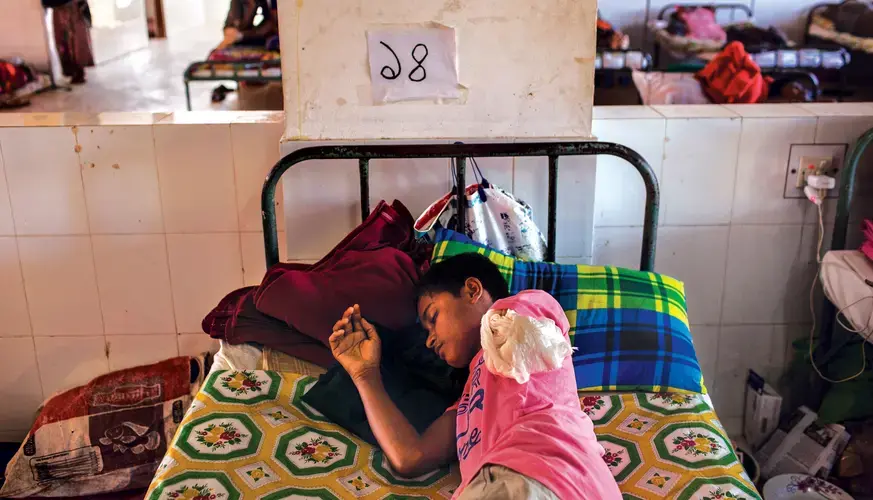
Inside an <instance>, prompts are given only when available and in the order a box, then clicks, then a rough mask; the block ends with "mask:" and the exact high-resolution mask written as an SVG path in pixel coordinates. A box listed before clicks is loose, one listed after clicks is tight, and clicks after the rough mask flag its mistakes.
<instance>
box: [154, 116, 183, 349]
mask: <svg viewBox="0 0 873 500" xmlns="http://www.w3.org/2000/svg"><path fill="white" fill-rule="evenodd" d="M152 148H154V152H155V165H154V166H155V177H156V178H157V180H158V199H159V201H160V205H161V228H162V229H163V231H164V232H163V233H162V236H163V237H164V259H166V260H165V262H166V263H167V282H168V283H169V284H170V310H171V311H172V312H173V330H174V332H175V334H176V350H177V351H181V349H180V346H179V340H178V338H179V322H178V317H177V314H176V293H175V290H174V288H173V270H172V268H171V263H170V238H169V233H167V214H166V213H165V212H164V190H163V188H162V186H163V184H161V169H160V167H158V163H159V160H158V138H157V134H156V129H155V127H154V125H152Z"/></svg>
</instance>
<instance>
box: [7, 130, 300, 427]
mask: <svg viewBox="0 0 873 500" xmlns="http://www.w3.org/2000/svg"><path fill="white" fill-rule="evenodd" d="M282 121H283V118H282V114H281V113H276V114H270V113H246V114H227V113H217V114H211V115H200V114H196V113H194V114H181V115H171V116H166V115H154V116H152V115H143V114H119V113H106V114H102V115H96V116H75V115H29V114H28V115H25V114H21V115H16V114H4V115H3V116H2V120H0V364H2V366H4V368H5V369H6V370H8V371H9V373H11V375H12V381H11V383H10V384H7V388H5V389H0V399H2V400H4V401H5V402H6V404H5V406H4V408H7V409H8V410H9V412H3V414H2V415H0V438H3V439H18V438H21V437H23V436H24V434H25V433H26V431H27V429H28V428H29V427H30V424H31V422H32V419H33V414H34V411H35V410H36V408H37V406H38V405H39V404H40V403H41V402H42V400H43V398H45V397H48V396H50V395H51V394H53V393H55V392H56V391H60V390H65V389H69V388H71V387H74V386H76V385H80V384H83V383H85V382H87V381H89V380H90V379H91V378H93V377H95V376H97V375H101V374H104V373H107V372H108V371H110V370H117V369H121V368H127V367H131V366H136V365H141V364H146V363H151V362H154V361H159V360H162V359H166V358H170V357H173V356H177V355H179V354H197V353H199V352H202V351H203V350H206V349H214V348H216V342H214V341H212V340H211V339H209V337H207V336H206V335H205V334H203V333H202V332H201V329H200V321H201V320H202V319H203V316H204V315H205V314H206V313H207V312H208V311H209V310H210V309H211V308H212V307H213V306H215V305H216V304H217V302H218V300H219V299H220V298H221V297H223V296H224V295H225V294H226V293H228V292H230V291H232V290H234V289H236V288H239V287H241V286H243V285H244V283H248V284H256V283H258V282H259V281H260V278H261V277H262V274H263V270H264V251H263V238H262V235H261V233H260V230H261V229H260V228H261V225H260V218H261V217H260V188H261V183H262V182H263V179H264V178H265V177H266V173H267V171H268V170H269V168H270V167H271V166H272V165H273V164H274V163H275V162H276V161H277V160H278V158H279V139H280V137H281V134H282V128H283V123H282ZM35 124H39V125H51V126H36V125H35ZM279 200H280V202H281V197H280V198H279ZM279 211H280V213H281V208H280V210H279ZM282 240H284V238H282ZM246 268H248V270H245V269H246ZM244 278H245V280H244Z"/></svg>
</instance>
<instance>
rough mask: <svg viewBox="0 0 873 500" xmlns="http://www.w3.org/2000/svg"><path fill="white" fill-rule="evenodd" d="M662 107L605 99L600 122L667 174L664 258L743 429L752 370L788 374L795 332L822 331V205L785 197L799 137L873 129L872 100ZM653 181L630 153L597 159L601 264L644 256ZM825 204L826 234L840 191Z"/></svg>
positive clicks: (713, 386) (869, 180) (709, 371)
mask: <svg viewBox="0 0 873 500" xmlns="http://www.w3.org/2000/svg"><path fill="white" fill-rule="evenodd" d="M654 112H655V113H654V114H653V109H650V108H639V107H628V108H606V109H598V110H596V111H595V121H594V126H593V130H594V134H595V135H597V136H598V138H599V139H601V140H609V141H615V142H620V143H623V144H626V145H628V146H630V147H633V148H635V149H637V151H639V152H640V153H641V154H642V155H643V156H644V157H645V158H646V159H647V160H648V161H649V163H650V164H651V165H652V167H653V169H654V170H655V173H656V174H657V175H658V178H659V180H660V184H661V195H662V198H661V226H660V227H659V230H658V246H657V254H656V262H655V264H656V265H655V269H656V271H659V272H662V273H665V274H669V275H672V276H675V277H677V278H679V279H681V280H683V281H684V282H685V285H686V292H687V298H688V307H689V319H690V322H691V324H692V333H693V335H694V340H695V347H696V349H697V353H698V357H699V359H700V362H701V365H702V368H703V373H704V378H705V380H706V381H707V386H708V388H709V389H710V391H711V392H712V394H713V400H714V402H715V405H716V409H717V410H718V412H719V415H720V417H721V418H722V420H723V421H725V423H726V425H728V426H729V430H732V431H735V430H736V424H737V423H738V421H739V417H740V416H741V415H742V404H741V403H742V394H743V392H742V391H743V386H744V383H745V377H746V374H747V371H748V369H750V368H751V369H754V370H757V371H759V372H760V373H761V374H762V375H764V376H765V377H767V378H768V380H770V381H771V382H774V383H778V382H779V377H780V376H781V375H782V374H783V373H784V370H785V368H786V366H787V364H788V363H789V362H790V359H791V354H792V350H791V347H790V344H791V342H792V341H793V340H796V339H798V338H801V337H803V336H806V335H809V328H810V322H811V315H810V312H809V290H810V286H811V284H812V277H813V274H814V272H815V259H814V256H815V244H816V241H817V232H818V226H817V212H816V210H815V209H814V208H813V206H812V205H811V204H810V203H809V202H807V201H806V200H797V199H784V198H783V188H784V183H785V175H786V167H787V163H788V155H789V149H790V146H791V144H801V143H806V144H810V143H818V144H829V143H844V144H847V145H852V144H853V143H854V142H855V140H856V139H857V138H858V136H860V135H861V134H862V133H863V132H865V131H866V130H868V129H870V128H871V127H873V105H870V104H848V105H842V104H827V105H802V106H793V105H742V106H721V107H719V106H703V107H695V106H675V107H660V106H658V107H655V108H654ZM869 163H870V162H869V161H864V162H863V165H864V166H867V165H869ZM861 170H864V169H863V168H862V169H861ZM866 171H867V172H870V169H866ZM858 179H859V190H860V191H858V192H859V193H861V194H864V195H866V196H862V197H861V198H860V199H858V202H857V203H856V206H855V207H853V214H854V215H853V220H852V222H851V227H852V229H856V228H857V225H858V222H859V221H860V219H861V218H862V217H863V216H868V217H869V216H870V215H871V205H873V203H871V196H870V194H871V193H870V191H869V190H870V188H869V186H871V185H873V175H870V174H866V175H865V174H859V176H858ZM860 186H868V187H867V192H866V193H864V188H861V187H860ZM643 193H644V191H643V188H642V182H641V181H640V180H639V178H638V176H637V175H636V173H635V172H634V171H633V169H632V168H630V167H629V166H628V165H623V164H621V162H620V161H617V160H608V161H604V160H599V161H598V168H597V189H596V199H595V230H594V242H595V243H594V261H595V263H597V264H613V265H623V266H627V267H636V266H637V265H638V264H637V263H638V261H639V251H640V244H641V243H640V242H641V236H642V232H641V227H640V226H641V224H642V216H643V205H642V196H643ZM826 208H827V209H826V219H825V242H826V245H825V246H827V243H829V241H830V237H831V230H832V221H833V216H834V205H833V202H826ZM853 232H854V233H857V231H856V230H855V231H853ZM849 241H850V242H851V241H852V238H851V237H850V239H849ZM855 241H857V240H855Z"/></svg>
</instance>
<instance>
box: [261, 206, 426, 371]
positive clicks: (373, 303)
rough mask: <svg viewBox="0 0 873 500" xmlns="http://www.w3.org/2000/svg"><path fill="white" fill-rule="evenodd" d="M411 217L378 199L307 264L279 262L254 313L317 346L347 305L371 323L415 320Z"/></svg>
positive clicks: (395, 325) (394, 326)
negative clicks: (357, 306) (336, 242)
mask: <svg viewBox="0 0 873 500" xmlns="http://www.w3.org/2000/svg"><path fill="white" fill-rule="evenodd" d="M413 222H414V221H413V218H412V215H411V214H410V213H409V211H408V210H407V209H406V207H404V206H403V204H401V203H400V202H399V201H395V202H394V203H393V204H392V205H390V206H389V205H388V204H387V203H385V202H384V201H382V202H380V203H379V205H378V206H377V207H376V208H375V209H374V210H373V212H372V213H371V214H370V216H369V217H368V218H367V220H365V221H364V222H363V223H362V224H361V225H360V226H358V227H357V228H356V229H355V230H354V231H352V232H351V233H350V234H349V235H348V236H346V238H344V239H343V241H342V242H340V244H339V245H337V246H336V247H335V248H334V249H333V250H331V252H330V253H329V254H328V255H327V256H326V257H325V258H324V259H322V260H321V261H319V262H318V263H317V264H315V265H313V266H312V267H311V268H308V269H306V268H301V267H300V266H289V265H285V264H280V265H278V266H274V267H273V268H272V269H270V271H268V272H267V275H266V277H265V278H264V281H263V282H262V283H261V286H260V287H258V289H257V291H256V292H255V305H256V306H257V309H258V311H260V312H262V313H264V314H266V315H268V316H271V317H273V318H277V319H279V320H281V321H283V322H285V323H286V324H287V325H288V326H289V327H291V328H293V329H294V330H296V331H299V332H300V333H302V334H304V335H307V336H309V337H311V338H313V339H317V340H318V341H319V342H321V343H322V344H323V345H325V346H326V345H327V344H328V337H330V334H331V331H332V329H333V325H334V323H336V321H337V320H339V319H340V318H341V317H342V314H343V312H344V311H345V310H346V308H348V307H349V306H351V305H353V304H360V306H361V311H362V313H363V314H364V315H365V316H366V317H367V319H369V320H370V321H372V322H374V323H378V324H380V325H383V326H385V327H386V328H391V329H395V330H399V329H402V328H404V327H407V326H409V325H411V324H413V323H415V321H416V315H417V314H416V310H415V285H416V283H417V281H418V269H417V265H416V263H415V262H414V261H413V259H412V257H410V256H409V255H408V254H407V253H406V252H407V251H408V250H409V249H410V248H411V247H412V243H413V236H414V231H413V228H412V225H413ZM294 355H295V356H296V355H297V354H294Z"/></svg>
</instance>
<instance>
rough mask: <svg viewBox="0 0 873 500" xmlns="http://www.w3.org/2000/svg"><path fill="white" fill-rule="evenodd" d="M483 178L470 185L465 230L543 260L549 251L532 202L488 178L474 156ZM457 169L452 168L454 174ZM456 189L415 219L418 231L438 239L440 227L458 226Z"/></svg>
mask: <svg viewBox="0 0 873 500" xmlns="http://www.w3.org/2000/svg"><path fill="white" fill-rule="evenodd" d="M471 160H472V162H471V163H472V164H473V172H474V175H475V176H476V177H477V180H478V181H479V182H478V183H477V184H470V185H469V186H467V188H466V190H465V193H466V195H467V212H466V216H467V217H466V224H465V225H466V227H465V228H464V233H465V234H466V235H467V236H469V237H470V238H471V239H472V240H473V241H476V242H479V243H482V244H483V245H487V246H489V247H491V248H494V249H497V250H500V251H501V252H504V253H507V254H509V255H513V256H515V257H518V258H519V259H523V260H528V261H534V262H537V261H541V260H543V259H544V258H545V255H546V240H545V238H543V234H542V233H541V232H540V230H539V228H537V226H536V224H535V223H534V220H533V211H532V210H531V208H530V206H529V205H528V204H527V203H525V202H523V201H522V200H519V199H518V198H516V197H515V196H513V195H512V194H510V193H508V192H506V191H504V190H503V189H500V188H499V187H497V186H495V185H494V184H491V183H490V182H488V180H486V179H485V177H484V176H483V175H482V171H481V170H479V165H478V164H477V163H476V160H475V159H474V158H471ZM454 172H455V169H454V168H452V173H453V175H454ZM455 193H456V189H455V188H452V191H451V192H449V193H448V194H446V195H445V196H443V197H442V198H440V199H439V200H437V201H435V202H434V203H433V204H432V205H431V206H429V207H428V208H427V210H425V211H424V213H423V214H421V216H420V217H419V218H418V220H417V221H415V231H416V232H417V233H418V234H419V236H422V237H425V239H427V240H428V241H434V234H435V233H434V232H435V231H436V230H437V229H440V228H443V229H451V230H454V231H459V229H458V197H457V196H456V194H455Z"/></svg>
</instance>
